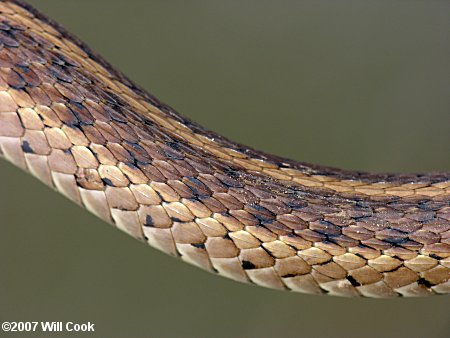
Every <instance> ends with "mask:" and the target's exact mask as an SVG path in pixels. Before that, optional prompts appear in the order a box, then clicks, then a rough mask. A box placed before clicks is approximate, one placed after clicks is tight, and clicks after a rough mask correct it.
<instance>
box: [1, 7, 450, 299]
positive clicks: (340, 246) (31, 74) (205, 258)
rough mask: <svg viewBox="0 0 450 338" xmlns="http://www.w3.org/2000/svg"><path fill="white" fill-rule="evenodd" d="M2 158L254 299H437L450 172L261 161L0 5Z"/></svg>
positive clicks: (56, 31) (23, 12)
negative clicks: (243, 285)
mask: <svg viewBox="0 0 450 338" xmlns="http://www.w3.org/2000/svg"><path fill="white" fill-rule="evenodd" d="M0 154H1V155H2V156H3V157H4V158H6V159H7V160H8V161H10V162H12V163H14V164H15V165H17V166H18V167H21V168H23V169H25V170H27V171H29V172H30V173H32V174H33V175H35V176H36V177H37V178H39V179H40V180H42V181H43V182H44V183H46V184H47V185H49V186H50V187H53V188H55V189H56V190H57V191H59V192H61V193H62V194H64V195H65V196H67V197H68V198H70V199H71V200H73V201H74V202H76V203H78V204H79V205H81V206H84V207H85V208H87V209H88V210H90V211H91V212H93V213H94V214H96V215H98V216H99V217H100V218H102V219H103V220H105V221H106V222H108V223H110V224H112V225H114V226H115V227H117V228H119V229H121V230H123V231H125V232H127V233H128V234H130V235H131V236H133V237H135V238H137V239H139V240H141V241H142V242H145V243H148V244H150V245H151V246H153V247H156V248H158V249H160V250H162V251H164V252H166V253H168V254H170V255H173V256H177V257H181V258H182V259H183V260H185V261H187V262H190V263H193V264H195V265H197V266H199V267H201V268H203V269H206V270H209V271H212V272H214V273H217V274H220V275H223V276H226V277H230V278H232V279H235V280H238V281H242V282H250V283H254V284H258V285H261V286H265V287H270V288H276V289H287V290H293V291H299V292H306V293H315V294H324V293H328V294H332V295H339V296H367V297H395V296H427V295H433V294H445V293H449V292H450V281H449V279H450V258H449V257H450V174H449V173H441V174H439V173H435V174H425V175H393V174H369V173H362V172H351V171H344V170H338V169H333V168H325V167H320V166H315V165H309V164H305V163H299V162H295V161H292V160H287V159H284V158H279V157H275V156H271V155H268V154H265V153H262V152H259V151H255V150H253V149H250V148H248V147H245V146H242V145H239V144H236V143H234V142H231V141H229V140H227V139H225V138H223V137H221V136H218V135H216V134H214V133H212V132H209V131H206V130H204V129H203V128H201V127H200V126H198V125H197V124H195V123H193V122H191V121H189V120H187V119H186V118H184V117H182V116H180V115H179V114H178V113H176V112H175V111H174V110H173V109H172V108H170V107H168V106H166V105H164V104H162V103H160V102H159V101H158V100H157V99H155V98H154V97H153V96H151V95H149V94H148V93H147V92H145V91H144V90H142V89H141V88H139V87H138V86H136V85H135V84H134V83H133V82H132V81H130V80H129V79H127V78H126V77H125V76H124V75H123V74H121V73H120V72H118V71H116V70H115V69H114V68H113V67H112V66H111V65H109V64H108V63H107V62H106V61H105V60H104V59H103V58H101V57H100V56H98V55H97V54H95V53H94V52H92V51H91V50H90V49H89V48H88V47H87V46H86V45H85V44H83V43H82V42H80V41H79V40H78V39H76V38H75V37H73V36H72V35H71V34H69V33H68V32H66V31H65V30H64V29H63V28H62V27H60V26H59V25H58V24H56V23H54V22H53V21H51V20H50V19H48V18H46V17H45V16H43V15H42V14H40V13H38V12H37V11H36V10H35V9H33V8H31V7H30V6H29V5H27V4H25V3H23V2H21V1H17V0H4V1H0Z"/></svg>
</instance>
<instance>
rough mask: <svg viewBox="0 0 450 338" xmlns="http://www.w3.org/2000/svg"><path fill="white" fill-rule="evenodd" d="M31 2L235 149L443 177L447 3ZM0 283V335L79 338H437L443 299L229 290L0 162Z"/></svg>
mask: <svg viewBox="0 0 450 338" xmlns="http://www.w3.org/2000/svg"><path fill="white" fill-rule="evenodd" d="M30 3H31V4H33V5H35V6H36V7H38V8H39V9H41V10H42V11H43V12H45V13H46V14H48V15H49V16H51V17H52V18H54V19H56V20H57V21H59V22H60V23H62V24H63V25H64V26H66V27H67V28H68V29H69V30H70V31H72V32H74V33H75V34H76V35H78V36H79V37H80V38H82V39H83V40H84V41H86V42H87V43H88V44H89V45H90V46H92V47H93V48H94V49H95V50H96V51H98V52H100V53H101V54H103V55H104V56H105V57H106V58H107V59H108V60H109V61H111V62H112V63H113V64H114V65H115V66H117V67H118V68H119V69H121V70H122V71H124V72H125V73H126V74H128V75H129V76H130V77H131V78H132V79H133V80H135V81H136V82H137V83H139V84H140V85H142V86H143V87H145V88H146V89H148V90H149V91H150V92H151V93H153V94H154V95H156V96H157V97H158V98H160V99H161V100H162V101H164V102H167V103H169V104H170V105H171V106H173V107H174V108H176V109H177V110H179V111H181V112H182V113H183V114H185V115H186V116H189V117H190V118H192V119H193V120H195V121H198V122H199V123H201V124H202V125H204V126H206V127H207V128H209V129H212V130H214V131H217V132H220V133H221V134H224V135H226V136H228V137H229V138H232V139H234V140H237V141H239V142H241V143H244V144H247V145H251V146H253V147H255V148H258V149H263V150H265V151H268V152H272V153H276V154H279V155H283V156H287V157H290V158H295V159H299V160H302V161H307V162H316V163H320V164H326V165H331V166H339V167H344V168H349V169H360V170H373V171H407V172H417V171H428V170H441V171H442V170H450V156H449V150H450V116H449V113H450V95H449V89H450V57H449V55H450V33H449V32H450V3H449V2H448V1H432V0H428V1H414V0H410V1H407V0H380V1H361V0H354V1H350V0H339V1H336V0H328V1H324V0H318V1H268V0H263V1H261V0H254V1H220V0H213V1H212V0H208V1H206V0H205V1H163V0H159V1H137V0H135V1H132V0H108V1H102V0H89V1H87V0H77V1H69V0H64V1H63V0H45V1H44V0H33V1H31V0H30ZM0 271H1V272H0V321H6V320H8V321H74V322H86V321H91V322H94V323H95V328H96V332H95V334H88V335H86V336H89V337H94V336H95V337H258V338H262V337H394V336H395V337H409V338H411V337H427V338H437V337H449V336H450V321H449V319H450V311H449V305H450V299H449V297H435V298H428V299H396V300H372V299H340V298H332V297H315V296H308V295H301V294H294V293H287V292H277V291H271V290H267V289H262V288H258V287H252V286H247V285H242V284H238V283H235V282H232V281H229V280H226V279H223V278H219V277H216V276H213V275H210V274H207V273H205V272H202V271H200V270H199V269H197V268H194V267H191V266H188V265H186V264H184V263H182V262H180V261H178V260H175V259H173V258H170V257H168V256H165V255H164V254H162V253H160V252H158V251H156V250H153V249H149V248H148V247H145V246H144V245H141V244H139V243H137V242H136V241H134V240H132V239H131V238H129V237H127V236H126V235H124V234H122V233H120V232H119V231H116V230H114V229H112V228H111V227H109V226H107V225H106V224H104V223H103V222H101V221H100V220H98V219H96V218H94V217H93V216H91V215H90V214H88V213H87V212H86V211H83V210H81V209H79V208H78V207H76V206H74V205H72V204H71V203H70V202H68V201H67V200H66V199H64V198H62V197H60V196H59V195H57V194H55V193H53V192H52V191H50V189H48V188H46V187H44V186H43V185H42V184H41V183H39V182H38V181H36V180H35V179H33V178H31V177H30V176H28V175H26V174H24V173H22V172H20V171H18V170H16V169H15V168H13V167H12V166H11V165H9V164H7V163H6V162H3V161H2V162H0ZM2 334H3V333H0V336H1V335H2ZM20 336H24V335H23V334H19V333H16V334H15V335H13V334H11V337H20ZM29 336H35V335H29ZM56 336H58V337H60V336H64V334H58V335H55V337H56ZM70 336H77V337H78V336H82V335H75V334H72V335H70Z"/></svg>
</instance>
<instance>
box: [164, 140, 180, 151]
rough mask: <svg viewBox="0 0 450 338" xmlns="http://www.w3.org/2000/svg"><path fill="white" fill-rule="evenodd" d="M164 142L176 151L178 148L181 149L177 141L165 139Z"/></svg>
mask: <svg viewBox="0 0 450 338" xmlns="http://www.w3.org/2000/svg"><path fill="white" fill-rule="evenodd" d="M164 143H165V144H166V145H168V146H169V147H170V148H172V149H174V150H177V151H180V150H181V148H180V146H179V144H178V143H177V142H174V141H165V142H164Z"/></svg>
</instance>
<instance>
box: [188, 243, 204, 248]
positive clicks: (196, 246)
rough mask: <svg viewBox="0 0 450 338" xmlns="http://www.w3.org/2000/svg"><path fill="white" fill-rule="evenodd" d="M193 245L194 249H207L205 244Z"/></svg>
mask: <svg viewBox="0 0 450 338" xmlns="http://www.w3.org/2000/svg"><path fill="white" fill-rule="evenodd" d="M191 245H192V246H193V247H194V248H198V249H204V248H205V244H204V243H191Z"/></svg>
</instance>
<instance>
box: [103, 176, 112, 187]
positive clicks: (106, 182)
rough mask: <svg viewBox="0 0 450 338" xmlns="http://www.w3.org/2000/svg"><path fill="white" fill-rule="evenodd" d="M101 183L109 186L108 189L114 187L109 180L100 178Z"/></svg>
mask: <svg viewBox="0 0 450 338" xmlns="http://www.w3.org/2000/svg"><path fill="white" fill-rule="evenodd" d="M102 181H103V183H105V184H106V185H109V186H110V187H114V186H115V185H114V184H113V182H111V180H110V179H109V178H102Z"/></svg>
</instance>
